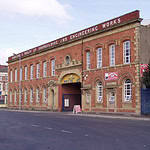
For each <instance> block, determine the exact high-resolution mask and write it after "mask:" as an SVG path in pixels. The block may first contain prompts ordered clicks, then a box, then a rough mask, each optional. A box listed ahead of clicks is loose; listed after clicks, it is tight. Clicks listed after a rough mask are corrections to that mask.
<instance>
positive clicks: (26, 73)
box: [24, 66, 28, 80]
mask: <svg viewBox="0 0 150 150" xmlns="http://www.w3.org/2000/svg"><path fill="white" fill-rule="evenodd" d="M24 73H25V75H24V79H25V80H27V79H28V68H27V66H25V67H24Z"/></svg>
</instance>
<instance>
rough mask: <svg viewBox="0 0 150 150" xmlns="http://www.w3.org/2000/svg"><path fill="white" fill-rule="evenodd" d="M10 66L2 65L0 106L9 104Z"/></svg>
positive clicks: (0, 72)
mask: <svg viewBox="0 0 150 150" xmlns="http://www.w3.org/2000/svg"><path fill="white" fill-rule="evenodd" d="M7 94H8V66H5V65H0V107H6V106H7Z"/></svg>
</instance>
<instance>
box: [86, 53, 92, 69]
mask: <svg viewBox="0 0 150 150" xmlns="http://www.w3.org/2000/svg"><path fill="white" fill-rule="evenodd" d="M90 67H91V64H90V52H86V69H87V70H88V69H90Z"/></svg>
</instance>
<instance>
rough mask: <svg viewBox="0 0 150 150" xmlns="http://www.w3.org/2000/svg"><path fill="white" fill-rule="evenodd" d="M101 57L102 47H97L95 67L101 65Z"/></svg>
mask: <svg viewBox="0 0 150 150" xmlns="http://www.w3.org/2000/svg"><path fill="white" fill-rule="evenodd" d="M102 59H103V49H102V48H101V47H99V48H97V68H101V67H102Z"/></svg>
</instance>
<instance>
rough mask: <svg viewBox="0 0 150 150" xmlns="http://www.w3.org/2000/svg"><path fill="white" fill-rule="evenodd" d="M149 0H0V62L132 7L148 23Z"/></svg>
mask: <svg viewBox="0 0 150 150" xmlns="http://www.w3.org/2000/svg"><path fill="white" fill-rule="evenodd" d="M149 7H150V0H125V1H121V0H105V1H102V0H0V52H1V55H0V64H5V65H6V64H7V63H6V61H7V58H8V57H9V56H12V54H13V53H19V52H22V51H25V50H28V49H30V48H33V47H36V46H39V45H41V44H44V43H47V42H50V41H52V40H55V39H57V38H60V37H62V36H65V35H68V34H71V33H74V32H76V31H80V30H82V29H84V28H87V27H90V26H92V25H95V24H99V23H101V22H103V21H107V20H109V19H112V18H114V17H118V16H120V15H123V14H126V13H128V12H131V11H134V10H140V12H141V13H140V17H141V18H143V19H145V20H144V23H150V11H149Z"/></svg>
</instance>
